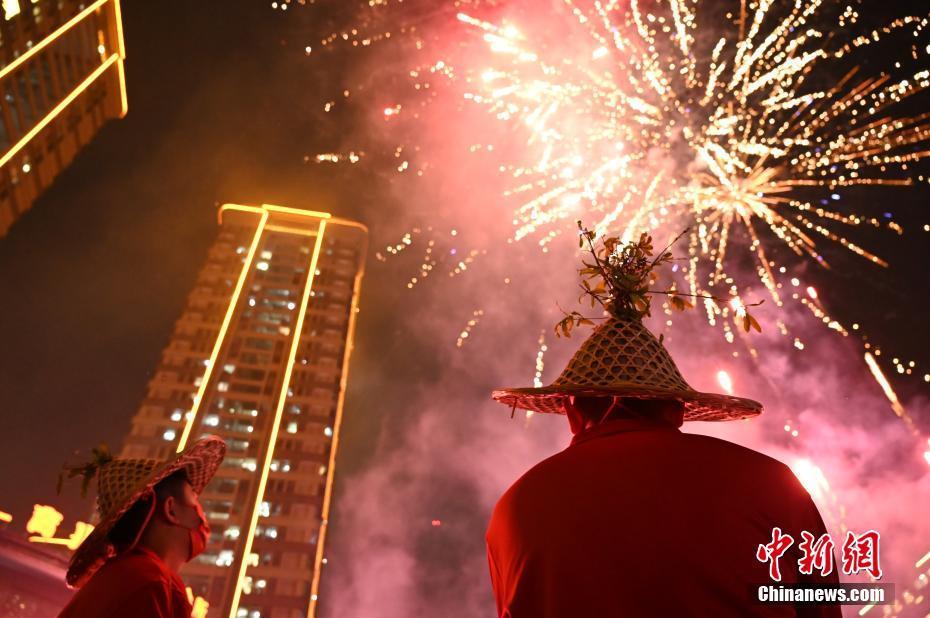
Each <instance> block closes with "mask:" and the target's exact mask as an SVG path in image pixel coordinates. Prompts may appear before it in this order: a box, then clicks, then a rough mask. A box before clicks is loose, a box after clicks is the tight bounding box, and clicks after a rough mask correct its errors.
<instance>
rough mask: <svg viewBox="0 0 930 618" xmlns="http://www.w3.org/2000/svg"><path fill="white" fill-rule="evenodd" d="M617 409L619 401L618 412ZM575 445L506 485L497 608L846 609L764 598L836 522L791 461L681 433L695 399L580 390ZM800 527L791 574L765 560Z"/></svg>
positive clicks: (499, 516)
mask: <svg viewBox="0 0 930 618" xmlns="http://www.w3.org/2000/svg"><path fill="white" fill-rule="evenodd" d="M611 407H612V410H610V412H608V411H607V410H608V408H611ZM566 413H567V414H568V416H569V419H570V423H571V426H572V428H573V429H574V437H573V438H572V441H571V444H570V445H569V446H568V448H566V449H565V450H563V451H562V452H560V453H557V454H556V455H553V456H552V457H550V458H548V459H546V460H544V461H542V462H541V463H539V464H538V465H536V466H534V467H533V468H532V469H531V470H530V471H529V472H527V473H526V474H524V475H523V477H521V478H520V479H519V480H518V481H517V482H516V483H514V484H513V486H512V487H511V488H510V489H508V490H507V492H506V493H505V494H504V495H503V497H502V498H501V499H500V501H499V502H498V503H497V506H496V507H495V509H494V512H493V515H492V517H491V521H490V524H489V526H488V532H487V546H488V561H489V564H490V570H491V580H492V584H493V587H494V593H495V598H496V601H497V610H498V616H500V617H502V618H503V617H508V618H527V617H532V618H550V617H551V618H554V617H572V618H575V617H577V618H586V617H592V618H593V617H598V618H600V617H608V616H611V617H612V616H631V617H637V618H638V617H652V616H655V617H656V618H659V617H662V618H665V617H667V616H677V617H680V616H695V617H697V616H702V617H703V616H714V617H717V618H726V617H730V616H732V617H734V618H736V617H743V616H772V617H774V616H820V617H824V618H826V617H836V618H839V616H841V613H840V609H839V607H838V606H823V605H801V604H798V605H792V604H761V603H759V602H758V601H757V599H756V593H755V589H754V585H759V584H766V583H768V584H775V585H777V584H790V583H797V582H811V583H825V582H836V581H838V580H837V577H836V569H834V570H833V573H832V574H831V575H830V576H827V577H821V576H819V575H817V574H816V573H817V572H816V571H814V573H815V575H802V574H800V573H799V569H798V562H797V561H798V558H799V552H798V546H799V544H800V542H801V538H800V532H801V531H802V530H807V531H809V532H811V533H812V534H814V535H815V537H819V536H820V535H821V534H823V533H824V532H825V527H824V524H823V521H822V520H821V518H820V515H819V514H818V512H817V508H816V507H815V506H814V503H813V501H812V500H811V498H810V496H809V495H808V494H807V492H806V491H805V490H804V488H803V487H802V486H801V484H800V483H799V482H798V480H797V478H795V476H794V474H793V473H792V472H791V470H790V469H788V468H787V467H786V466H785V465H784V464H782V463H779V462H778V461H776V460H774V459H771V458H769V457H767V456H765V455H762V454H760V453H757V452H755V451H752V450H749V449H747V448H743V447H741V446H738V445H736V444H732V443H730V442H726V441H723V440H718V439H716V438H711V437H707V436H701V435H694V434H687V433H682V432H681V431H679V427H680V426H681V424H682V417H683V407H682V406H681V404H679V403H678V402H667V401H661V400H646V399H641V400H637V399H630V400H622V399H621V400H618V402H617V403H616V404H615V403H614V401H613V400H612V399H611V398H596V397H587V398H586V397H572V398H571V399H570V401H569V402H567V405H566ZM774 527H779V528H781V529H782V530H783V531H784V532H785V533H786V534H788V533H790V534H791V535H793V538H794V541H795V542H794V544H793V545H792V546H791V547H790V548H789V549H788V551H787V552H786V553H785V554H784V555H783V556H782V557H781V559H780V561H779V566H780V575H781V581H780V582H773V581H772V580H771V579H770V577H769V567H768V565H767V564H764V563H763V562H760V561H759V560H758V559H757V557H756V550H757V547H758V546H759V545H760V544H765V543H768V542H769V541H770V540H771V535H772V529H773V528H774Z"/></svg>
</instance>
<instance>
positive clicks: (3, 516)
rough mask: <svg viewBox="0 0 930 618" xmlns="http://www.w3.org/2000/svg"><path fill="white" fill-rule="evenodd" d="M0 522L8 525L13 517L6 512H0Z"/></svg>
mask: <svg viewBox="0 0 930 618" xmlns="http://www.w3.org/2000/svg"><path fill="white" fill-rule="evenodd" d="M0 521H2V522H3V523H5V524H8V523H10V522H11V521H13V516H12V515H10V514H9V513H7V512H6V511H0Z"/></svg>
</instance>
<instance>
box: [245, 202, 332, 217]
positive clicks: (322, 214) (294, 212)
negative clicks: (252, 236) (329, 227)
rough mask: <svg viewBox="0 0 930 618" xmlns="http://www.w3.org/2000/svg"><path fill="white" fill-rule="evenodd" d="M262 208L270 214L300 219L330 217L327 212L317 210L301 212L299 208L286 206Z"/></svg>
mask: <svg viewBox="0 0 930 618" xmlns="http://www.w3.org/2000/svg"><path fill="white" fill-rule="evenodd" d="M262 208H264V209H266V210H270V211H271V212H281V213H285V214H290V215H300V216H302V217H319V218H320V219H329V218H331V217H332V215H331V214H329V213H328V212H320V211H317V210H302V209H300V208H289V207H287V206H275V205H274V204H262Z"/></svg>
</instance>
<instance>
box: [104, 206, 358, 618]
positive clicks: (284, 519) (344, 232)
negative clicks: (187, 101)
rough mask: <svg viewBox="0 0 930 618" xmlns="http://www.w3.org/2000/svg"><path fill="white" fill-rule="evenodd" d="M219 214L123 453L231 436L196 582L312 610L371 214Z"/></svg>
mask: <svg viewBox="0 0 930 618" xmlns="http://www.w3.org/2000/svg"><path fill="white" fill-rule="evenodd" d="M220 221H221V227H220V231H219V236H218V238H217V240H216V241H215V243H214V244H213V246H212V247H211V249H210V252H209V256H208V258H207V262H206V264H205V266H204V267H203V269H202V270H201V272H200V275H199V277H198V280H197V283H196V285H195V287H194V289H193V291H192V292H191V294H190V296H189V298H188V301H187V306H186V308H185V310H184V313H183V314H182V315H181V318H180V319H179V320H178V321H177V323H176V325H175V329H174V333H173V335H172V337H171V341H170V342H169V343H168V345H167V347H166V348H165V349H164V352H163V355H162V359H161V363H160V364H159V366H158V369H157V371H156V373H155V375H154V377H153V379H152V380H151V382H150V383H149V389H148V394H147V396H146V398H145V400H144V401H143V403H142V405H141V407H140V409H139V411H138V413H137V414H136V416H135V417H134V419H133V422H132V429H131V433H130V435H129V436H128V438H127V440H126V443H125V446H124V448H123V451H122V455H123V456H126V457H156V458H166V457H168V456H170V455H171V454H172V453H174V452H175V451H179V450H181V449H183V448H184V447H185V446H186V445H187V444H189V443H190V442H191V441H192V440H195V439H196V438H197V437H198V436H200V435H203V434H215V435H219V436H222V437H223V438H224V439H225V440H226V442H227V445H228V447H229V449H228V453H227V456H226V460H225V462H224V463H223V466H222V467H221V469H220V471H219V472H218V473H217V475H216V476H215V477H214V479H213V481H212V482H211V484H210V485H209V486H208V487H207V488H206V490H205V491H204V493H203V494H202V495H201V502H202V504H203V506H204V510H205V512H206V514H207V517H208V519H209V521H210V526H211V528H212V533H211V537H210V541H209V544H208V547H207V550H206V552H204V554H203V555H202V556H200V557H198V558H197V559H196V560H194V561H193V562H191V563H190V564H188V565H186V566H185V568H184V572H183V576H184V579H185V581H186V583H187V584H188V585H189V586H191V587H192V588H193V592H194V594H195V595H199V596H202V597H203V598H205V599H207V601H209V603H210V609H209V616H211V617H221V616H233V617H247V618H291V617H294V618H296V617H298V616H299V617H303V616H308V615H313V614H314V613H315V609H316V601H317V591H318V588H319V578H320V570H321V567H322V565H324V564H325V559H324V554H323V546H324V541H325V535H326V526H327V518H328V514H329V509H330V501H331V495H332V484H333V474H334V462H335V457H336V449H337V445H338V440H339V426H340V421H341V415H342V402H343V397H344V395H345V386H346V379H347V370H348V362H349V355H350V352H351V348H352V337H353V331H354V324H355V315H356V312H357V301H358V294H359V286H360V284H361V279H362V273H363V265H364V259H365V250H366V245H367V230H366V229H365V228H364V227H363V226H362V225H360V224H358V223H354V222H351V221H345V220H342V219H337V218H335V217H331V216H330V215H328V214H325V213H315V212H310V211H301V210H294V209H290V208H283V207H279V206H270V205H263V206H260V207H252V206H239V205H231V204H227V205H225V206H223V207H221V209H220Z"/></svg>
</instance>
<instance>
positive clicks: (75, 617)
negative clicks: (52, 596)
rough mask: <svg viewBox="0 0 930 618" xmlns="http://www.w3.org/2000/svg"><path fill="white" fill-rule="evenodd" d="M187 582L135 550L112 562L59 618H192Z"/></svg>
mask: <svg viewBox="0 0 930 618" xmlns="http://www.w3.org/2000/svg"><path fill="white" fill-rule="evenodd" d="M190 615H191V606H190V603H188V601H187V593H186V592H185V590H184V582H182V581H181V578H180V577H178V575H177V573H174V572H173V571H171V570H170V569H169V568H168V565H166V564H165V563H164V562H163V561H162V559H161V558H159V557H158V556H157V555H156V554H155V553H154V552H152V551H151V550H148V549H146V548H144V547H136V548H134V549H132V550H130V551H128V552H126V553H123V554H120V555H119V556H116V557H115V558H112V559H110V560H109V561H108V562H107V563H106V564H104V565H103V566H102V567H100V570H99V571H97V572H96V573H94V575H93V576H92V577H91V578H90V580H89V581H88V582H87V583H86V584H84V586H83V587H81V589H80V590H78V591H77V593H76V594H75V595H74V597H73V598H72V599H71V602H70V603H68V605H67V606H66V607H65V608H64V609H63V610H61V614H59V618H104V617H107V618H109V617H110V616H132V617H133V618H190Z"/></svg>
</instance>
